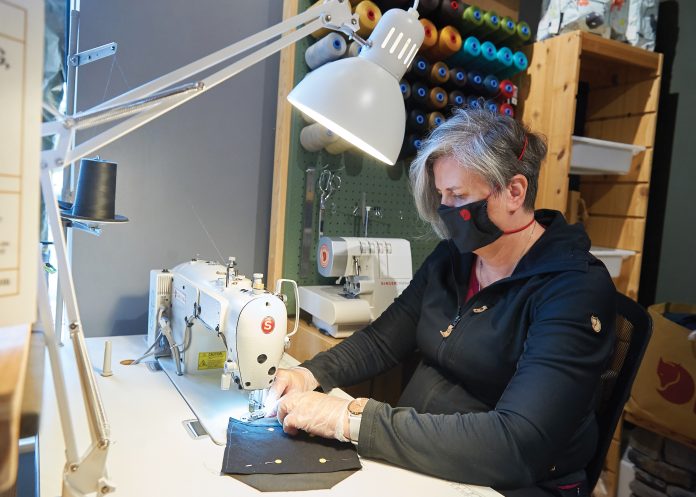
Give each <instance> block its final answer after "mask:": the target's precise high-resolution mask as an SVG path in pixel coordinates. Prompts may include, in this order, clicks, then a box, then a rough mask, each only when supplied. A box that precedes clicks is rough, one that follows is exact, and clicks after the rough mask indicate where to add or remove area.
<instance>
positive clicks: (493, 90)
mask: <svg viewBox="0 0 696 497" xmlns="http://www.w3.org/2000/svg"><path fill="white" fill-rule="evenodd" d="M483 93H484V94H485V95H487V96H489V97H495V96H496V95H497V94H498V93H500V80H499V79H498V78H496V77H495V76H494V75H493V74H489V75H488V76H486V77H485V78H483Z"/></svg>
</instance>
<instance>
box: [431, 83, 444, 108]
mask: <svg viewBox="0 0 696 497" xmlns="http://www.w3.org/2000/svg"><path fill="white" fill-rule="evenodd" d="M426 106H427V107H428V109H430V110H441V109H444V108H445V107H447V92H446V91H445V90H443V89H442V88H440V87H439V86H436V87H434V88H431V89H430V91H429V92H428V100H427V102H426Z"/></svg>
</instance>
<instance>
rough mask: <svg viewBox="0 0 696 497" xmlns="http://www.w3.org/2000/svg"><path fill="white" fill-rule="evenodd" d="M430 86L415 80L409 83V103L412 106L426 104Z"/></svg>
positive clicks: (423, 105)
mask: <svg viewBox="0 0 696 497" xmlns="http://www.w3.org/2000/svg"><path fill="white" fill-rule="evenodd" d="M429 92H430V88H428V85H426V84H425V83H421V82H420V81H416V82H415V83H413V84H412V85H411V98H410V99H409V103H410V104H411V105H413V106H414V107H421V108H423V107H425V106H426V105H427V104H428V93H429Z"/></svg>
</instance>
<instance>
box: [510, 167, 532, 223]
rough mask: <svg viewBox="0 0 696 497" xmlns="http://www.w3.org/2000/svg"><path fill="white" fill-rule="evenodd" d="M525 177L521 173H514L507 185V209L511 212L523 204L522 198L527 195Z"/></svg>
mask: <svg viewBox="0 0 696 497" xmlns="http://www.w3.org/2000/svg"><path fill="white" fill-rule="evenodd" d="M527 186H528V183H527V178H526V177H524V175H522V174H516V175H514V176H513V177H512V179H511V180H510V183H509V184H508V186H507V197H508V198H507V203H508V206H507V207H508V211H509V212H510V214H513V213H514V212H516V211H517V210H519V209H520V208H522V207H523V206H524V199H525V198H526V197H527Z"/></svg>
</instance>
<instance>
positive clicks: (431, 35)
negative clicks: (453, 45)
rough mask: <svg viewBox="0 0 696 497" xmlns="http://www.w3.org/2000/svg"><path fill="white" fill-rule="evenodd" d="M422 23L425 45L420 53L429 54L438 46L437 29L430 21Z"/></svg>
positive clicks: (425, 20) (422, 21)
mask: <svg viewBox="0 0 696 497" xmlns="http://www.w3.org/2000/svg"><path fill="white" fill-rule="evenodd" d="M420 23H421V24H422V25H423V32H424V33H425V37H424V38H423V44H422V45H421V46H420V49H419V52H427V51H428V50H431V49H432V48H433V47H434V46H435V45H437V27H436V26H435V25H434V24H433V23H432V22H431V21H429V20H428V19H421V20H420Z"/></svg>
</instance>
